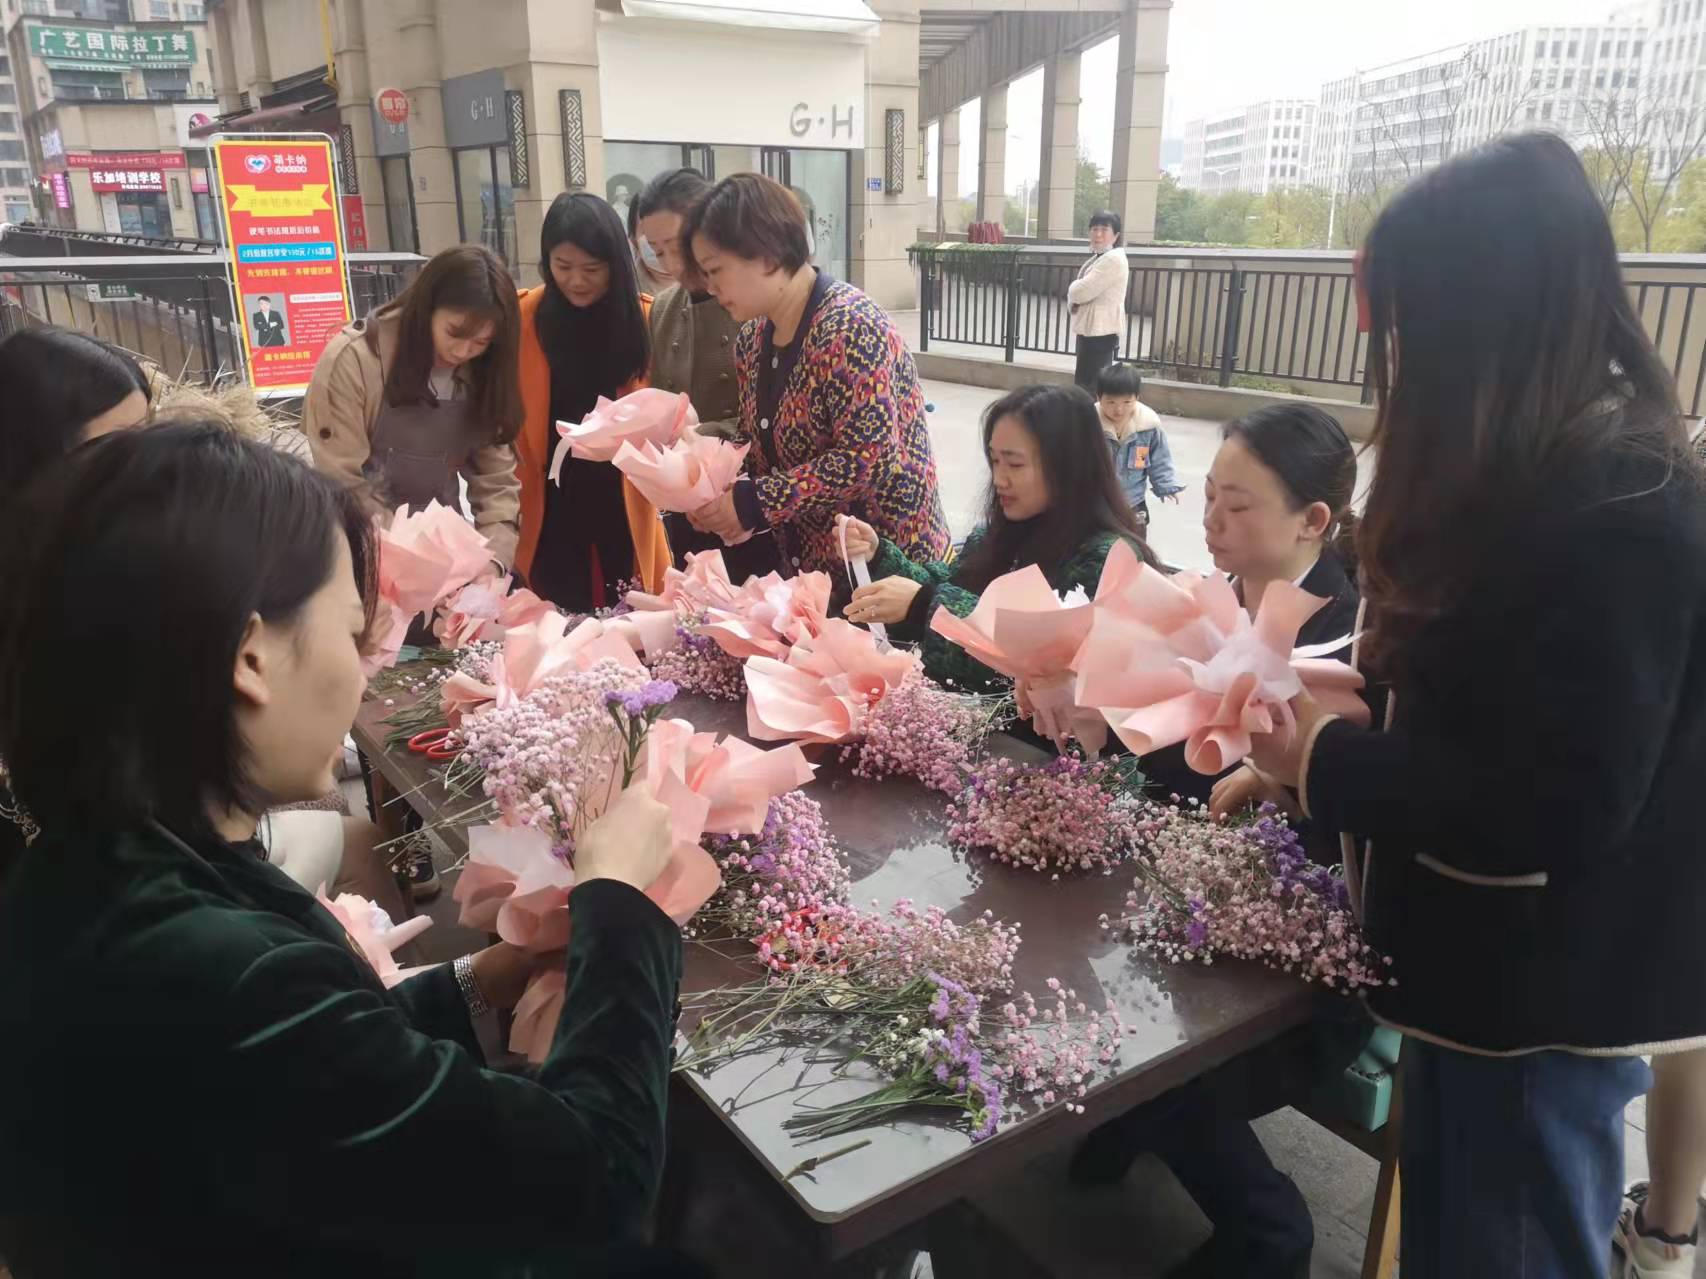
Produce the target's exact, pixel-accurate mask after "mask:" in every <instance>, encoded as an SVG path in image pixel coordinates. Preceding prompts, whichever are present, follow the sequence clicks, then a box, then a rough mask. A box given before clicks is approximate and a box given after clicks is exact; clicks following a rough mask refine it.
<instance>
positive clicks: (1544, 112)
mask: <svg viewBox="0 0 1706 1279" xmlns="http://www.w3.org/2000/svg"><path fill="white" fill-rule="evenodd" d="M1540 118H1541V119H1542V120H1550V119H1551V118H1552V104H1551V103H1550V102H1542V103H1541V104H1540Z"/></svg>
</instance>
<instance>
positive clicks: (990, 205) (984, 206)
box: [977, 84, 1159, 225]
mask: <svg viewBox="0 0 1706 1279" xmlns="http://www.w3.org/2000/svg"><path fill="white" fill-rule="evenodd" d="M980 115H981V121H982V132H981V134H980V136H979V139H978V152H977V216H978V218H979V219H980V220H982V221H984V222H994V223H996V224H997V225H999V224H1000V222H1001V215H1002V214H1003V213H1005V212H1006V211H1007V86H1006V85H1004V84H1002V85H997V86H996V87H995V88H993V89H990V90H988V91H987V92H985V93H984V95H983V109H982V111H981V113H980ZM1157 154H1159V153H1157Z"/></svg>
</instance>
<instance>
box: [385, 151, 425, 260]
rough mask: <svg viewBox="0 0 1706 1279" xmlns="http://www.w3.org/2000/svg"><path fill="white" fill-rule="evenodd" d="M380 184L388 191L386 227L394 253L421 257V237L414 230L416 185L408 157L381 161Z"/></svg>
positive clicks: (400, 156) (390, 156)
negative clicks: (412, 254) (419, 254)
mask: <svg viewBox="0 0 1706 1279" xmlns="http://www.w3.org/2000/svg"><path fill="white" fill-rule="evenodd" d="M379 180H380V184H381V185H382V186H383V187H384V188H385V225H386V226H387V227H388V228H389V229H390V232H391V251H392V252H393V253H419V252H420V251H421V235H420V231H419V229H418V228H417V227H416V226H415V182H414V174H413V172H412V170H411V169H410V166H409V157H408V156H406V155H388V156H386V157H385V158H384V159H382V160H381V161H380V162H379Z"/></svg>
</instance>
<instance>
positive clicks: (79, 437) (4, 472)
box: [0, 327, 404, 918]
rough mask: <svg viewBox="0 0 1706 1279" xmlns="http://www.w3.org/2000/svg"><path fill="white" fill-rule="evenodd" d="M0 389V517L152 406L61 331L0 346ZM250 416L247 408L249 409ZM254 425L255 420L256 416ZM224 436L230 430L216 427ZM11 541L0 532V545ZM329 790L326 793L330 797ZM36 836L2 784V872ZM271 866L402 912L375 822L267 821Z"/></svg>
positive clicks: (169, 410) (308, 816)
mask: <svg viewBox="0 0 1706 1279" xmlns="http://www.w3.org/2000/svg"><path fill="white" fill-rule="evenodd" d="M0 386H3V387H5V388H6V391H7V396H6V401H5V404H4V406H3V408H0V413H3V414H4V419H5V420H4V423H3V424H0V511H4V512H7V513H10V512H12V511H14V510H16V509H18V508H19V507H20V506H21V505H22V504H23V500H24V494H25V492H26V490H27V489H28V487H29V485H30V484H31V483H33V482H34V481H35V480H36V478H37V476H38V475H39V474H40V473H41V472H43V471H45V470H47V469H48V468H49V467H50V466H52V465H53V464H55V463H57V462H59V461H60V460H61V459H62V458H63V457H64V456H65V455H66V454H68V453H70V452H71V451H72V450H73V449H74V448H76V447H78V446H79V445H81V444H84V443H87V442H88V441H89V440H92V439H98V438H100V437H103V436H106V435H110V434H112V433H114V432H117V431H127V430H130V429H132V428H135V427H139V426H141V425H143V424H144V422H145V421H146V420H147V418H148V416H149V413H150V411H151V409H152V407H153V403H152V401H153V395H154V392H153V388H152V385H151V383H150V379H149V377H148V374H147V373H146V372H144V370H143V369H142V367H141V366H140V365H139V364H138V363H137V362H136V361H135V360H134V359H132V358H131V357H130V356H129V355H128V354H126V353H125V352H124V351H121V350H119V349H118V348H117V347H113V346H109V345H107V344H106V343H105V342H101V341H98V340H96V339H94V338H91V337H87V336H85V335H84V334H81V333H77V332H74V331H71V330H68V329H57V328H47V327H44V328H39V329H26V330H24V331H23V332H20V333H16V334H14V335H13V336H11V337H9V338H7V339H6V340H5V341H4V342H0ZM198 397H199V398H200V399H203V400H206V401H208V402H210V403H215V404H216V403H217V401H213V400H212V398H211V397H209V396H206V395H205V394H204V393H200V392H198V391H195V390H192V389H190V388H186V387H168V388H167V389H166V390H165V392H164V396H163V403H162V406H161V412H162V413H163V414H164V415H165V416H166V417H168V418H170V417H172V416H173V415H175V414H176V413H178V412H180V411H181V409H179V408H175V407H174V404H178V405H181V404H182V403H183V402H184V401H186V400H189V399H193V398H198ZM249 406H250V408H251V409H252V408H253V400H252V399H251V400H250V405H249ZM257 416H258V415H257ZM221 420H222V421H223V422H224V424H225V425H226V426H227V427H228V429H232V430H236V429H237V426H236V424H235V423H234V422H231V421H229V420H227V419H221ZM268 442H269V443H271V444H273V445H274V447H277V448H279V449H280V451H281V452H288V453H291V454H293V455H295V456H298V457H300V456H301V454H303V453H305V452H306V451H307V447H308V442H307V441H306V440H305V439H303V438H302V435H301V433H300V432H298V431H293V430H277V431H270V430H269V432H268ZM8 536H9V533H7V532H6V531H5V530H0V544H3V543H4V541H5V539H6V538H7V537H8ZM328 789H330V788H328ZM39 833H40V822H39V821H38V820H37V819H36V818H35V817H34V816H33V815H31V814H29V813H28V812H27V811H25V810H23V809H22V808H20V806H19V805H18V804H17V803H16V801H15V800H12V799H8V798H7V796H6V788H5V784H4V782H0V868H3V867H4V866H5V864H7V863H8V862H9V861H11V860H13V859H15V858H16V857H18V856H20V855H21V854H22V852H23V848H24V839H25V838H26V836H27V837H29V838H35V837H38V836H39ZM263 834H264V838H265V843H266V847H267V851H268V854H269V856H270V857H271V859H272V861H273V864H274V865H276V866H278V867H279V869H281V870H283V871H284V873H285V874H287V875H289V876H290V877H291V878H292V879H294V880H296V882H297V883H299V884H301V885H303V886H304V887H305V888H308V889H310V890H312V889H314V888H318V887H319V886H320V885H321V884H325V885H326V886H327V887H328V888H329V889H332V890H333V891H337V890H339V889H343V890H347V891H351V892H357V893H360V894H362V895H363V896H365V897H367V898H370V899H371V900H373V901H375V902H377V903H379V905H380V906H382V907H384V908H385V910H386V911H387V912H388V913H390V914H391V915H392V917H393V918H401V917H402V913H403V910H404V904H403V899H402V896H401V894H400V893H399V891H398V888H397V883H396V880H395V879H394V878H393V877H392V875H391V871H390V868H389V867H388V866H387V865H386V861H385V858H384V856H383V855H381V854H380V853H379V852H378V851H377V849H376V848H375V844H376V842H377V840H378V838H379V835H378V832H377V830H376V829H375V828H374V826H373V823H371V822H368V821H365V820H362V819H359V818H351V817H343V816H341V815H340V814H338V813H335V812H327V811H293V812H283V813H270V814H268V815H267V820H266V822H265V825H264V828H263Z"/></svg>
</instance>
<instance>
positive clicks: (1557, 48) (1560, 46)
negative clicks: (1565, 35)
mask: <svg viewBox="0 0 1706 1279" xmlns="http://www.w3.org/2000/svg"><path fill="white" fill-rule="evenodd" d="M1552 56H1553V57H1554V58H1561V57H1563V56H1564V42H1563V41H1562V40H1554V41H1553V42H1552Z"/></svg>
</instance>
